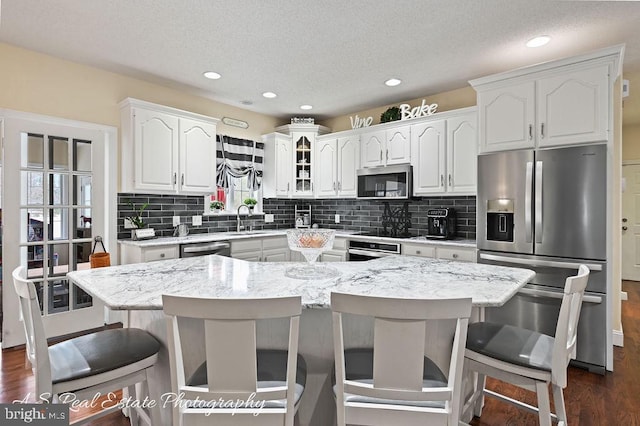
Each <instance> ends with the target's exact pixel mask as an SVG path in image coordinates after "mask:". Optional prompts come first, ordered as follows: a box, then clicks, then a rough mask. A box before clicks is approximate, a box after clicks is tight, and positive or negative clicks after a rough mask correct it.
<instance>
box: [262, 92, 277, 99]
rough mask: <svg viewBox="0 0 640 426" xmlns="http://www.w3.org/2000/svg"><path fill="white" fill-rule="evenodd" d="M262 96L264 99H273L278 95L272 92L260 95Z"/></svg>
mask: <svg viewBox="0 0 640 426" xmlns="http://www.w3.org/2000/svg"><path fill="white" fill-rule="evenodd" d="M262 96H264V97H265V98H269V99H273V98H275V97H277V96H278V95H276V94H275V93H273V92H264V93H263V94H262Z"/></svg>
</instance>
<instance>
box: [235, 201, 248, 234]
mask: <svg viewBox="0 0 640 426" xmlns="http://www.w3.org/2000/svg"><path fill="white" fill-rule="evenodd" d="M243 207H246V208H247V212H248V215H247V217H248V216H250V215H251V209H250V208H249V206H248V205H246V204H240V205H239V206H238V210H237V212H236V224H237V225H236V228H237V229H236V230H237V231H238V232H240V230H242V229H244V226H241V225H240V224H241V223H242V219H240V209H241V208H243Z"/></svg>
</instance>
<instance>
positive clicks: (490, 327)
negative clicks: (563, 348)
mask: <svg viewBox="0 0 640 426" xmlns="http://www.w3.org/2000/svg"><path fill="white" fill-rule="evenodd" d="M553 342H554V339H553V337H551V336H547V335H546V334H541V333H538V332H535V331H532V330H527V329H525V328H520V327H514V326H512V325H506V324H494V323H490V322H476V323H473V324H469V329H468V331H467V349H470V350H472V351H474V352H477V353H479V354H482V355H486V356H489V357H491V358H495V359H499V360H501V361H506V362H510V363H512V364H516V365H522V366H524V367H531V368H536V369H538V370H544V371H551V356H552V353H553Z"/></svg>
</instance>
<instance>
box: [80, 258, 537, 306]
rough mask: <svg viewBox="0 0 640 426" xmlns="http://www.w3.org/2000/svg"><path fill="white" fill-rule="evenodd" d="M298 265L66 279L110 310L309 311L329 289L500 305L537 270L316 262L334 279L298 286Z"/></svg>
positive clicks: (186, 267) (168, 264)
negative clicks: (190, 304)
mask: <svg viewBox="0 0 640 426" xmlns="http://www.w3.org/2000/svg"><path fill="white" fill-rule="evenodd" d="M296 265H297V266H300V265H301V264H300V263H295V262H282V263H275V262H274V263H264V262H247V261H244V260H239V259H232V258H229V257H223V256H217V255H211V256H201V257H192V258H184V259H172V260H163V261H158V262H148V263H137V264H129V265H120V266H112V267H108V268H97V269H89V270H84V271H74V272H71V273H69V274H68V277H69V278H70V279H71V280H72V281H73V282H74V283H75V284H76V285H78V286H79V287H81V288H82V289H83V290H85V291H87V292H88V293H89V294H91V295H92V296H94V297H96V298H97V299H99V300H101V301H103V302H104V303H105V305H106V306H107V307H109V308H111V309H115V310H148V309H162V297H161V296H162V294H165V293H166V294H179V295H185V296H200V297H230V298H236V297H240V298H242V297H258V298H259V297H265V298H266V297H277V296H288V295H298V294H299V295H302V303H303V305H304V306H305V307H306V308H328V307H329V296H330V294H331V291H341V292H349V293H355V294H368V295H378V296H386V297H400V298H402V297H405V298H422V297H424V298H442V299H446V298H456V297H471V298H472V299H473V304H474V306H501V305H502V304H504V303H505V302H506V301H507V300H509V299H510V298H511V297H512V296H513V295H514V294H515V293H516V292H517V291H518V289H519V288H520V287H522V286H524V285H525V284H526V283H527V282H529V281H530V280H531V279H532V278H533V277H534V276H535V272H533V271H531V270H528V269H521V268H507V267H502V266H493V265H485V264H477V263H466V262H454V261H447V260H439V259H428V258H417V257H409V256H387V257H384V258H380V259H375V260H370V261H366V262H338V263H330V264H320V266H323V267H329V268H335V269H336V270H337V271H338V272H339V275H338V276H337V277H333V278H324V279H317V280H300V279H295V278H289V277H287V276H286V275H285V271H286V270H287V269H288V268H291V267H292V266H296Z"/></svg>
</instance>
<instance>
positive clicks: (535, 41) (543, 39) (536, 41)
mask: <svg viewBox="0 0 640 426" xmlns="http://www.w3.org/2000/svg"><path fill="white" fill-rule="evenodd" d="M549 40H551V37H549V36H546V35H543V36H538V37H534V38H532V39H531V40H529V41H528V42H527V47H540V46H544V45H545V44H547V43H549Z"/></svg>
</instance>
